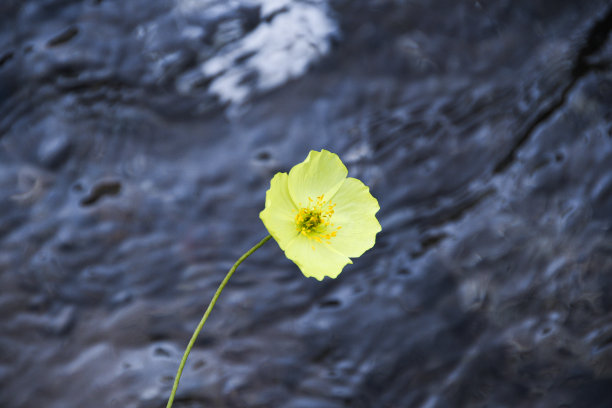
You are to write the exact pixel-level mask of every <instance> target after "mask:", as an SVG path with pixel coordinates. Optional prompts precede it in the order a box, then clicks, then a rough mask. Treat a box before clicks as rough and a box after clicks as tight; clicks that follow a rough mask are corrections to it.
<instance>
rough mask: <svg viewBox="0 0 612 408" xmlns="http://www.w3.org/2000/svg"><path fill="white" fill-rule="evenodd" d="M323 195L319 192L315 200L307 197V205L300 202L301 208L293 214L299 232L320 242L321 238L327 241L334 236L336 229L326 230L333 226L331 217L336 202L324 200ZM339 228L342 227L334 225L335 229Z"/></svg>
mask: <svg viewBox="0 0 612 408" xmlns="http://www.w3.org/2000/svg"><path fill="white" fill-rule="evenodd" d="M323 196H324V195H323V194H321V195H320V196H318V197H317V198H316V200H313V199H312V198H310V197H308V206H306V207H302V205H301V204H300V207H301V208H300V209H299V210H298V213H297V214H296V216H295V227H296V229H297V230H298V231H299V233H300V234H302V235H304V236H306V237H308V238H309V239H314V240H315V241H317V242H319V243H322V242H323V241H322V239H321V238H323V239H325V240H326V242H327V243H329V242H330V240H331V238H332V237H335V236H336V233H337V231H333V232H330V233H328V232H327V230H328V227H331V226H333V224H332V223H331V218H332V215H334V207H335V206H336V204H332V203H331V201H325V200H324V198H323ZM340 228H342V227H336V230H339V229H340ZM313 249H314V247H313Z"/></svg>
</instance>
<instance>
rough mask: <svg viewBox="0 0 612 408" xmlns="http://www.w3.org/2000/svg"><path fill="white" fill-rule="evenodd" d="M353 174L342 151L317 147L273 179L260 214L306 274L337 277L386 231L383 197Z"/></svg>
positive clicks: (288, 254) (320, 277) (288, 253)
mask: <svg viewBox="0 0 612 408" xmlns="http://www.w3.org/2000/svg"><path fill="white" fill-rule="evenodd" d="M347 174H348V171H347V169H346V167H345V166H344V164H343V163H342V161H341V160H340V158H339V157H338V156H337V155H336V154H334V153H331V152H328V151H327V150H322V151H320V152H317V151H314V150H313V151H311V152H310V153H309V154H308V157H307V158H306V160H304V161H303V162H302V163H300V164H298V165H296V166H294V167H293V168H292V169H291V171H289V174H287V173H277V174H276V175H275V176H274V178H273V179H272V181H271V182H270V189H269V190H268V191H267V193H266V206H265V209H264V210H263V211H262V212H261V213H260V215H259V216H260V218H261V220H262V221H263V223H264V225H265V226H266V228H267V229H268V231H269V232H270V235H272V237H274V239H275V240H276V242H278V245H279V246H280V248H281V249H282V250H283V251H285V255H286V256H287V258H289V259H291V260H292V261H293V262H295V263H296V264H297V266H298V267H299V268H300V270H301V271H302V273H303V274H304V275H305V276H308V277H314V278H316V279H318V280H322V279H323V278H324V277H325V276H329V277H331V278H335V277H337V276H338V275H339V274H340V272H342V268H344V266H345V265H346V264H348V263H353V262H352V261H351V259H350V258H355V257H358V256H361V255H362V254H363V253H364V252H365V251H367V250H368V249H370V248H372V246H373V245H374V242H375V240H376V234H377V233H378V232H380V230H381V227H380V224H379V223H378V220H377V219H376V213H377V212H378V210H379V209H380V207H379V205H378V201H377V200H376V199H375V198H374V197H372V195H371V194H370V189H369V188H368V187H367V186H366V185H365V184H363V183H362V182H361V181H359V180H357V179H355V178H352V177H348V178H347V177H346V176H347Z"/></svg>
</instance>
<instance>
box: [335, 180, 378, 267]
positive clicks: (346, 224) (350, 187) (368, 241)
mask: <svg viewBox="0 0 612 408" xmlns="http://www.w3.org/2000/svg"><path fill="white" fill-rule="evenodd" d="M332 202H333V203H334V204H336V207H335V212H334V215H333V217H332V219H331V222H332V223H333V225H334V226H333V227H332V228H335V227H338V226H340V227H341V229H339V230H337V232H336V234H337V235H336V236H335V237H332V238H331V240H330V245H331V246H332V247H333V248H334V249H335V250H337V251H338V252H341V253H343V254H344V255H346V256H349V257H351V258H355V257H358V256H361V255H362V254H363V253H364V252H365V251H367V250H368V249H370V248H372V246H374V242H375V241H376V234H377V233H378V232H380V230H381V226H380V224H379V222H378V220H377V219H376V217H375V214H376V213H377V212H378V210H379V209H380V206H379V205H378V200H376V198H374V197H372V195H371V194H370V189H369V187H368V186H366V185H365V184H363V183H362V182H361V181H359V180H357V179H355V178H352V177H349V178H347V179H346V180H345V182H344V183H343V184H342V186H341V187H340V188H339V189H338V191H337V192H336V194H335V195H334V196H333V197H332Z"/></svg>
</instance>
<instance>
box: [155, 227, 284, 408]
mask: <svg viewBox="0 0 612 408" xmlns="http://www.w3.org/2000/svg"><path fill="white" fill-rule="evenodd" d="M270 238H272V236H271V235H268V236H267V237H265V238H264V239H262V240H261V241H259V243H258V244H257V245H255V246H254V247H253V248H251V249H249V250H248V251H247V252H246V253H245V254H244V255H242V256H241V257H240V258H238V260H237V261H236V263H235V264H234V266H232V268H231V269H230V270H229V272H228V273H227V275H225V278H224V279H223V281H222V282H221V285H219V288H218V289H217V291H216V292H215V295H214V296H213V298H212V300H211V301H210V303H209V305H208V307H207V308H206V312H204V316H202V320H200V323H199V324H198V327H196V329H195V331H194V332H193V335H192V336H191V340H189V344H188V345H187V348H186V349H185V353H184V354H183V358H182V359H181V364H180V365H179V368H178V371H177V372H176V377H174V385H173V386H172V392H171V393H170V398H169V399H168V404H167V405H166V408H170V407H172V403H173V402H174V395H175V394H176V389H177V388H178V384H179V380H180V379H181V374H182V373H183V368H185V363H186V362H187V357H188V356H189V353H190V352H191V349H192V347H193V345H194V343H195V341H196V339H197V338H198V335H199V334H200V332H201V331H202V327H204V323H206V319H208V315H209V314H210V312H211V310H212V308H213V307H214V306H215V303H217V299H218V298H219V295H220V294H221V292H222V291H223V288H225V285H226V284H227V281H229V279H230V278H231V277H232V275H233V274H234V272H235V271H236V268H238V265H240V264H241V263H242V261H244V260H245V259H247V258H248V257H249V256H250V255H251V254H252V253H253V252H255V251H257V250H258V249H259V248H260V247H261V246H262V245H263V244H265V243H266V242H267V241H268V240H269V239H270Z"/></svg>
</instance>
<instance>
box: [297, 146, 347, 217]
mask: <svg viewBox="0 0 612 408" xmlns="http://www.w3.org/2000/svg"><path fill="white" fill-rule="evenodd" d="M347 174H348V170H347V169H346V166H344V164H343V163H342V161H341V160H340V158H339V157H338V155H336V154H334V153H331V152H328V151H327V150H321V151H320V152H317V151H314V150H311V151H310V153H309V154H308V157H307V158H306V160H304V161H303V162H302V163H300V164H297V165H295V166H294V167H293V168H292V169H291V171H290V172H289V193H290V194H291V197H292V198H293V202H294V203H295V204H296V205H297V206H301V205H304V206H306V205H308V198H312V199H313V200H314V199H315V198H316V197H318V196H320V195H321V194H324V199H325V200H329V199H330V198H331V197H332V196H333V195H334V194H335V193H336V191H338V189H339V188H340V186H341V185H342V183H343V182H344V180H345V179H346V175H347Z"/></svg>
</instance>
